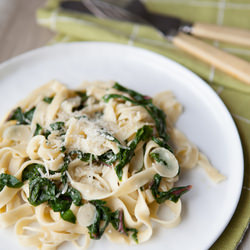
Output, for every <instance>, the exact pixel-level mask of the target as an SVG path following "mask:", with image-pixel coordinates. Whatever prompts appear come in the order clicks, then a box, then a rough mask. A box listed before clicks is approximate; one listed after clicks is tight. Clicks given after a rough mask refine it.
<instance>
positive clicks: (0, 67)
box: [0, 41, 244, 248]
mask: <svg viewBox="0 0 250 250" xmlns="http://www.w3.org/2000/svg"><path fill="white" fill-rule="evenodd" d="M64 46H66V47H74V46H80V47H81V46H84V47H85V46H97V47H98V46H102V47H109V46H112V47H114V46H116V47H117V48H118V47H120V48H123V49H124V48H126V49H128V50H134V51H137V52H140V53H143V54H147V55H148V56H152V57H156V58H157V57H158V58H159V59H161V60H164V61H166V62H168V64H170V65H173V67H175V68H176V69H177V70H178V71H181V72H183V73H185V75H187V76H188V77H191V78H193V79H195V81H196V84H198V85H199V86H200V87H201V88H205V89H206V91H208V92H209V93H210V94H211V95H213V96H214V98H215V99H216V100H217V102H218V103H219V104H220V106H221V108H223V112H224V115H227V117H228V119H229V120H230V122H231V126H232V128H233V130H234V134H235V136H236V138H237V144H238V147H239V155H238V157H239V158H240V159H239V160H240V164H239V165H240V166H241V174H240V177H241V179H240V180H238V181H239V185H238V190H237V192H236V193H237V199H235V200H234V204H233V206H232V207H231V212H230V215H228V218H227V220H225V222H224V223H223V225H221V227H220V229H219V230H218V233H217V234H216V236H215V237H214V238H213V240H212V241H211V242H210V243H209V245H208V248H210V247H211V246H212V245H213V244H214V243H215V242H216V240H218V239H219V238H220V237H221V235H222V233H223V231H224V230H225V229H226V228H227V226H228V224H229V223H230V221H231V220H232V217H233V215H234V214H235V211H236V208H237V206H238V203H239V200H240V197H241V192H242V186H243V179H244V153H243V147H242V142H241V137H240V134H239V131H238V128H237V126H236V124H235V122H234V120H233V118H232V115H231V113H230V112H229V110H228V108H227V106H226V105H225V104H224V102H223V101H222V99H221V98H220V97H219V95H218V94H217V93H216V91H215V90H214V89H213V88H212V87H211V86H210V85H209V84H208V83H207V82H206V81H205V80H203V79H202V78H201V77H200V76H198V75H197V74H195V73H194V72H192V71H191V70H190V69H188V68H186V67H185V66H183V65H181V64H179V63H178V62H176V61H174V60H172V59H170V58H168V57H167V56H164V55H161V54H159V53H157V52H154V51H151V50H148V49H145V48H141V47H137V46H133V45H127V44H122V43H114V42H102V41H80V42H69V43H57V44H53V45H46V46H42V47H39V48H36V49H32V50H30V51H27V52H25V53H22V54H20V55H18V56H15V57H12V58H10V59H8V60H6V61H4V62H1V63H0V79H1V72H2V71H4V69H5V68H7V67H8V66H11V65H12V64H16V63H20V62H21V61H22V60H30V59H32V57H33V56H36V55H37V54H39V53H46V52H47V51H48V50H54V49H55V48H56V49H57V48H60V47H64ZM158 58H157V59H158ZM7 75H8V74H7ZM0 84H1V83H0Z"/></svg>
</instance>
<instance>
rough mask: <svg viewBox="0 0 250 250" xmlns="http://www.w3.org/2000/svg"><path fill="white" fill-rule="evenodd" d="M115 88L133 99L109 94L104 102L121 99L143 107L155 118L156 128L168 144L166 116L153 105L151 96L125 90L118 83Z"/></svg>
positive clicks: (104, 97) (104, 98)
mask: <svg viewBox="0 0 250 250" xmlns="http://www.w3.org/2000/svg"><path fill="white" fill-rule="evenodd" d="M113 88H114V89H117V90H119V91H121V92H124V93H127V94H129V95H130V96H131V97H132V98H133V99H131V98H128V97H126V96H123V95H120V94H108V95H105V96H103V100H104V101H105V102H108V101H109V100H110V99H111V98H120V99H123V100H125V101H129V102H131V103H133V104H135V105H140V106H143V107H144V108H145V109H146V110H147V112H148V113H149V114H150V116H151V117H152V118H153V120H154V121H155V126H156V129H157V132H158V134H159V136H160V137H161V138H162V139H163V140H164V141H165V142H167V140H168V134H167V128H166V115H165V113H164V112H163V111H162V110H161V109H159V108H157V107H156V106H155V105H154V104H153V103H152V99H151V98H150V97H149V96H145V95H142V94H140V93H138V92H136V91H134V90H132V89H128V88H125V87H123V86H121V85H120V84H118V83H115V85H114V86H113Z"/></svg>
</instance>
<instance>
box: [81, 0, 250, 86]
mask: <svg viewBox="0 0 250 250" xmlns="http://www.w3.org/2000/svg"><path fill="white" fill-rule="evenodd" d="M110 2H112V3H113V2H115V1H114V0H111V1H109V3H108V2H104V1H100V0H82V3H83V4H84V5H85V7H86V8H87V9H88V10H89V11H90V12H91V13H93V14H94V15H95V16H97V17H99V18H111V19H115V20H120V21H127V22H137V23H141V24H147V25H148V24H150V25H151V26H153V27H155V28H157V29H158V30H159V31H160V32H161V34H162V35H163V36H164V37H165V38H167V39H168V40H170V41H171V42H172V43H173V44H174V45H175V46H176V47H178V48H180V49H182V50H183V51H185V52H187V53H189V54H191V55H193V56H195V57H197V58H199V59H200V60H202V61H204V62H206V63H209V64H211V65H212V66H214V67H215V68H218V69H220V70H221V71H223V72H225V73H227V74H229V75H231V76H232V77H234V78H236V79H239V80H241V81H242V82H244V83H246V84H249V85H250V63H249V62H247V61H244V60H242V59H240V58H238V57H236V56H233V55H231V54H229V53H227V52H224V51H222V50H220V49H218V48H215V47H214V46H212V45H209V44H207V43H205V42H203V41H201V40H199V39H196V38H194V37H192V36H191V35H187V34H184V33H183V32H181V30H174V31H175V32H169V30H166V29H163V28H162V27H161V26H158V25H156V24H154V23H152V22H151V19H150V16H148V12H147V11H146V12H145V13H143V15H142V16H141V15H135V14H133V13H131V12H130V11H128V10H126V9H124V8H121V7H118V6H117V5H114V4H111V3H110ZM132 2H136V1H134V0H133V1H132ZM137 2H139V1H137ZM185 28H188V25H187V27H182V29H185Z"/></svg>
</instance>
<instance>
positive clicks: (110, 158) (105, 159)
mask: <svg viewBox="0 0 250 250" xmlns="http://www.w3.org/2000/svg"><path fill="white" fill-rule="evenodd" d="M117 159H118V156H117V155H116V154H114V152H113V151H112V150H109V151H107V152H105V153H104V154H102V155H100V156H98V160H99V162H101V163H105V164H107V165H111V164H112V163H114V162H115V161H116V160H117Z"/></svg>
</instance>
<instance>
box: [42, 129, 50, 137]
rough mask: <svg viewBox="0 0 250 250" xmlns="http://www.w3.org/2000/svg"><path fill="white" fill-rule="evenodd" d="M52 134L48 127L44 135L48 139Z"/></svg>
mask: <svg viewBox="0 0 250 250" xmlns="http://www.w3.org/2000/svg"><path fill="white" fill-rule="evenodd" d="M50 134H51V132H50V131H49V130H48V129H46V130H45V131H44V132H43V135H44V137H45V138H46V139H48V137H49V135H50Z"/></svg>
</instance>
